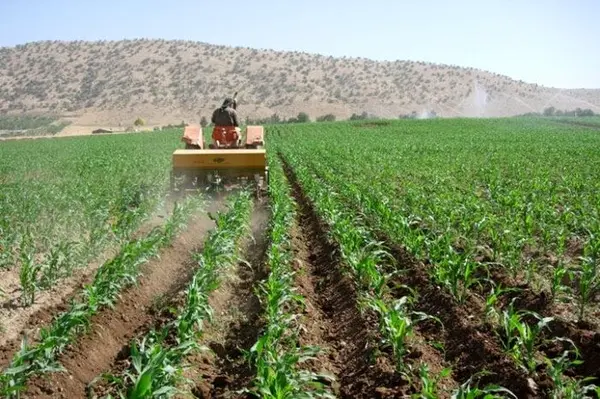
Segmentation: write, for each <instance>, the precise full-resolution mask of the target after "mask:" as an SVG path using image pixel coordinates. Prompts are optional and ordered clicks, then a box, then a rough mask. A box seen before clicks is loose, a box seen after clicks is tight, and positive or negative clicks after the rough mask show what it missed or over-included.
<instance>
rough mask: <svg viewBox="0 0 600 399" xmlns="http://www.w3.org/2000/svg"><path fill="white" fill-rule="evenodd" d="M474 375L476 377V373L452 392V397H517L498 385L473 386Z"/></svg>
mask: <svg viewBox="0 0 600 399" xmlns="http://www.w3.org/2000/svg"><path fill="white" fill-rule="evenodd" d="M475 377H477V375H474V376H472V377H471V378H469V379H468V380H467V381H466V382H465V383H464V384H462V385H461V386H460V387H459V388H458V389H457V390H456V391H455V392H454V393H452V399H506V398H514V399H518V397H517V395H515V394H514V393H512V392H511V391H510V390H508V389H506V388H504V387H501V386H498V385H488V386H486V387H484V388H478V387H477V386H473V379H474V378H475Z"/></svg>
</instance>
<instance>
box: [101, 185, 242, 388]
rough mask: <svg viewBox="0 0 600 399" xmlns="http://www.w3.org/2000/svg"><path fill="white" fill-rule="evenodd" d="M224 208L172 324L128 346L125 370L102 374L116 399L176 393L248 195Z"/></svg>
mask: <svg viewBox="0 0 600 399" xmlns="http://www.w3.org/2000/svg"><path fill="white" fill-rule="evenodd" d="M229 208H230V209H229V210H228V211H227V212H222V213H219V214H218V215H217V216H216V217H215V218H214V221H215V223H216V228H215V229H214V230H213V231H211V232H210V233H209V235H208V237H207V239H206V241H205V244H204V249H203V251H202V253H199V254H195V255H194V261H195V263H196V264H197V269H196V271H195V274H194V276H193V277H192V280H191V282H190V283H189V285H188V288H187V289H186V291H185V300H184V303H183V304H182V305H181V306H180V307H179V309H178V310H177V311H176V313H175V315H174V317H173V320H172V321H170V322H168V323H166V324H164V325H163V326H161V327H160V328H158V329H152V330H151V331H149V332H148V333H147V334H146V335H145V336H144V337H142V338H140V339H138V340H136V341H134V342H132V344H131V346H130V348H129V353H130V355H129V360H130V362H129V363H130V364H131V368H130V369H129V370H125V371H124V372H123V373H122V374H120V375H110V376H108V378H109V380H110V381H111V383H112V384H113V385H114V391H115V392H116V394H117V395H118V396H119V397H129V398H146V397H170V396H172V395H173V394H175V393H176V392H177V385H178V384H179V383H180V382H181V381H182V379H181V377H182V372H183V368H184V361H185V358H186V356H188V355H190V354H191V353H192V352H193V351H197V350H199V349H200V348H201V347H200V345H199V341H200V340H201V337H202V334H203V330H204V323H206V322H208V321H210V320H211V318H212V309H211V307H210V305H209V302H208V299H209V296H210V294H211V293H212V292H213V291H214V290H216V289H217V288H218V287H219V285H220V281H221V279H222V275H223V274H224V273H226V270H227V269H228V268H230V267H232V266H234V265H235V263H236V262H237V259H238V256H239V250H238V243H239V241H240V239H241V238H242V237H243V235H244V233H246V232H247V231H248V223H249V214H250V212H251V209H252V201H251V197H250V195H249V193H247V192H242V193H240V194H238V195H236V196H235V197H233V198H232V199H230V201H229ZM107 397H109V398H110V397H112V396H111V395H110V394H109V395H108V396H107Z"/></svg>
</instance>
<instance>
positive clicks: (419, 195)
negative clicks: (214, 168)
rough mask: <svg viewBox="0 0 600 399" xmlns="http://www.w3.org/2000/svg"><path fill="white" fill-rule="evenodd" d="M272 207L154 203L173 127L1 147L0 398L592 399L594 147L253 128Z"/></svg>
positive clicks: (506, 131)
mask: <svg viewBox="0 0 600 399" xmlns="http://www.w3.org/2000/svg"><path fill="white" fill-rule="evenodd" d="M266 132H267V133H266V143H267V156H268V162H269V173H270V183H269V188H268V197H267V198H266V199H264V200H257V199H255V198H253V196H252V195H251V194H250V193H249V192H246V191H238V192H234V193H232V194H230V195H229V196H227V197H226V198H224V199H222V200H214V199H210V198H209V197H207V196H205V195H203V194H202V193H196V194H194V195H189V196H186V197H185V198H178V199H173V198H172V197H171V195H170V193H169V171H170V168H171V165H170V160H171V153H172V151H173V150H174V149H175V148H179V147H180V141H179V138H180V135H181V131H178V130H173V131H169V132H153V133H143V134H131V135H127V134H125V135H118V136H113V137H78V138H56V139H51V140H32V141H15V142H6V143H3V144H2V146H0V183H1V184H2V186H1V190H0V209H1V213H0V273H2V277H3V278H2V279H0V280H1V283H0V289H1V290H2V291H0V298H1V300H2V302H3V306H2V307H1V309H0V316H1V317H0V327H1V328H2V329H3V335H4V337H3V339H2V357H1V359H2V367H3V369H2V373H1V374H0V391H1V392H2V395H3V396H4V397H11V398H12V397H14V398H18V397H28V398H29V397H35V398H38V397H39V398H41V397H55V398H85V397H97V398H154V397H156V398H166V397H184V396H187V397H243V398H273V399H274V398H337V397H339V398H396V397H403V398H404V397H411V398H507V397H508V398H526V397H528V398H557V399H558V398H590V397H591V398H593V397H599V396H600V388H598V387H599V386H600V308H599V307H598V300H599V299H600V270H599V266H600V135H599V134H598V131H597V129H596V128H595V127H594V126H576V125H568V124H565V123H563V122H562V121H561V120H559V119H546V120H536V119H527V118H513V119H452V120H444V119H432V120H402V121H387V120H369V121H353V122H333V123H329V122H321V123H304V124H279V125H270V126H267V127H266Z"/></svg>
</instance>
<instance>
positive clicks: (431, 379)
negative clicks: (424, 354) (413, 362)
mask: <svg viewBox="0 0 600 399" xmlns="http://www.w3.org/2000/svg"><path fill="white" fill-rule="evenodd" d="M451 373H452V369H450V368H445V369H443V370H442V371H440V373H439V374H437V375H435V376H432V375H431V374H430V373H429V366H428V365H427V364H425V363H423V364H421V365H420V366H419V377H420V379H421V391H420V392H419V393H418V394H414V395H413V398H415V399H417V398H418V399H437V398H439V397H440V394H439V392H438V384H439V382H440V380H442V379H444V378H446V377H448V376H449V375H450V374H451Z"/></svg>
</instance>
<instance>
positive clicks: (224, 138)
mask: <svg viewBox="0 0 600 399" xmlns="http://www.w3.org/2000/svg"><path fill="white" fill-rule="evenodd" d="M236 94H237V93H236ZM236 108H237V100H236V98H235V96H234V97H233V98H231V97H227V98H226V99H225V101H223V104H222V105H221V106H220V107H219V108H217V109H215V111H214V112H213V114H212V118H211V122H212V123H213V124H214V128H213V132H212V139H213V142H212V144H211V145H210V148H223V147H225V148H231V147H239V146H241V144H242V135H241V130H240V127H239V126H240V123H239V120H238V115H237V111H236Z"/></svg>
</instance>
